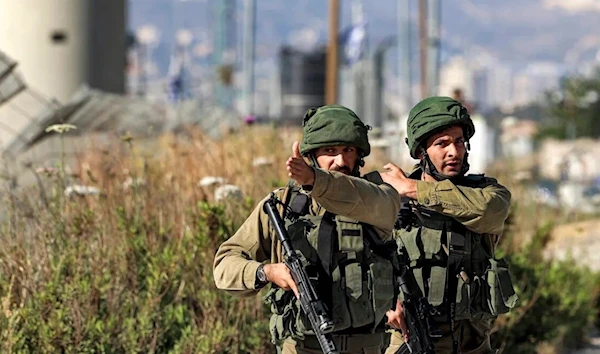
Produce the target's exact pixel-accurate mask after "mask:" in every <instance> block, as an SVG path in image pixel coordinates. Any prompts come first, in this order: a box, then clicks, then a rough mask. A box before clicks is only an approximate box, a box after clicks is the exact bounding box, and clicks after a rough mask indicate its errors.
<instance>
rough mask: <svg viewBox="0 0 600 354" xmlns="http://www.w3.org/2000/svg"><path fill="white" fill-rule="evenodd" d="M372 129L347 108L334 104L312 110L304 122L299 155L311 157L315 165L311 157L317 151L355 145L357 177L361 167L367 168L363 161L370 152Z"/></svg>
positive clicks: (307, 113)
mask: <svg viewBox="0 0 600 354" xmlns="http://www.w3.org/2000/svg"><path fill="white" fill-rule="evenodd" d="M370 129H371V127H370V126H368V125H365V124H363V122H362V121H361V120H360V118H358V116H357V115H356V113H354V112H353V111H352V110H350V109H349V108H346V107H344V106H340V105H336V104H334V105H326V106H321V107H318V108H311V109H309V110H308V111H306V114H304V118H303V119H302V142H301V143H300V154H302V156H310V158H311V160H312V162H313V164H314V165H316V159H315V157H314V156H313V155H312V154H311V152H312V151H313V150H315V149H318V148H320V147H324V146H335V145H351V146H355V147H356V148H357V149H358V150H359V161H358V163H357V164H356V166H355V168H354V171H352V174H353V175H357V174H358V168H359V167H361V166H363V165H364V160H363V158H364V157H365V156H368V155H369V154H370V153H371V145H370V144H369V138H368V136H367V132H368V131H369V130H370Z"/></svg>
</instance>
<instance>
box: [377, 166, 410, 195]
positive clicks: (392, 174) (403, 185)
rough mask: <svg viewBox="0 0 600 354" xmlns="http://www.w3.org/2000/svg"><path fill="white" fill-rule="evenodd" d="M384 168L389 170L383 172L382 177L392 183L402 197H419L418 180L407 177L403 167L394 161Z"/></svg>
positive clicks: (386, 181)
mask: <svg viewBox="0 0 600 354" xmlns="http://www.w3.org/2000/svg"><path fill="white" fill-rule="evenodd" d="M383 168H385V169H387V170H388V171H385V172H381V173H380V175H381V179H383V181H384V182H385V183H387V184H390V185H391V186H392V187H394V189H395V190H396V191H397V192H398V194H400V195H401V196H402V197H409V198H411V199H417V181H416V180H414V179H411V178H408V177H406V174H405V173H404V171H402V169H401V168H400V167H398V166H396V165H394V164H393V163H391V162H390V163H388V164H386V165H385V166H383Z"/></svg>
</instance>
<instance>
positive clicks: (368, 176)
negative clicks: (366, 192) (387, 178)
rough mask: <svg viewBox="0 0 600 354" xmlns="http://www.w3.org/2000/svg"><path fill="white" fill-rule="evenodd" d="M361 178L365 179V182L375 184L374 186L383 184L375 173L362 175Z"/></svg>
mask: <svg viewBox="0 0 600 354" xmlns="http://www.w3.org/2000/svg"><path fill="white" fill-rule="evenodd" d="M362 178H364V179H366V180H367V181H369V182H371V183H375V184H384V183H385V182H383V179H381V175H380V174H379V172H377V171H373V172H369V173H367V174H366V175H364V176H363V177H362Z"/></svg>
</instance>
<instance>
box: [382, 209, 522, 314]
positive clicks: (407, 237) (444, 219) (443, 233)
mask: <svg viewBox="0 0 600 354" xmlns="http://www.w3.org/2000/svg"><path fill="white" fill-rule="evenodd" d="M408 215H410V216H408ZM407 218H408V219H407ZM394 238H395V240H396V243H397V245H398V253H399V254H400V256H401V258H404V259H408V261H409V262H410V268H411V270H412V275H414V278H415V280H416V282H417V283H418V285H419V288H420V291H421V294H422V295H424V296H426V297H427V298H428V300H429V302H430V303H431V305H433V306H434V307H436V309H437V310H438V312H439V314H440V315H441V316H440V320H442V318H449V319H450V320H451V321H455V320H470V319H474V320H478V319H479V320H485V319H493V318H495V317H497V316H498V315H499V314H503V313H506V312H508V311H509V310H510V309H511V308H513V307H514V306H515V304H516V302H517V299H518V298H517V295H516V294H515V291H514V289H513V286H512V282H511V276H510V273H509V269H508V265H507V263H506V262H505V261H504V260H503V259H496V258H495V257H494V241H493V240H492V238H493V236H492V235H488V234H478V233H475V232H472V231H470V230H468V229H466V228H465V227H464V226H463V225H462V224H460V223H459V222H458V221H456V220H455V219H453V218H451V217H448V216H445V215H442V214H440V213H437V212H435V211H432V210H430V209H426V208H424V207H421V206H414V205H413V206H412V212H409V213H407V214H405V215H404V216H401V217H400V218H399V222H398V223H397V224H396V228H395V229H394Z"/></svg>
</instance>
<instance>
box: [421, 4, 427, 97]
mask: <svg viewBox="0 0 600 354" xmlns="http://www.w3.org/2000/svg"><path fill="white" fill-rule="evenodd" d="M427 37H428V36H427V0H419V54H420V58H419V64H420V65H419V69H420V70H419V71H420V74H421V99H424V98H426V97H427V96H428V95H429V89H428V87H427V62H428V58H427V44H428V43H427V42H428V38H427Z"/></svg>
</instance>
